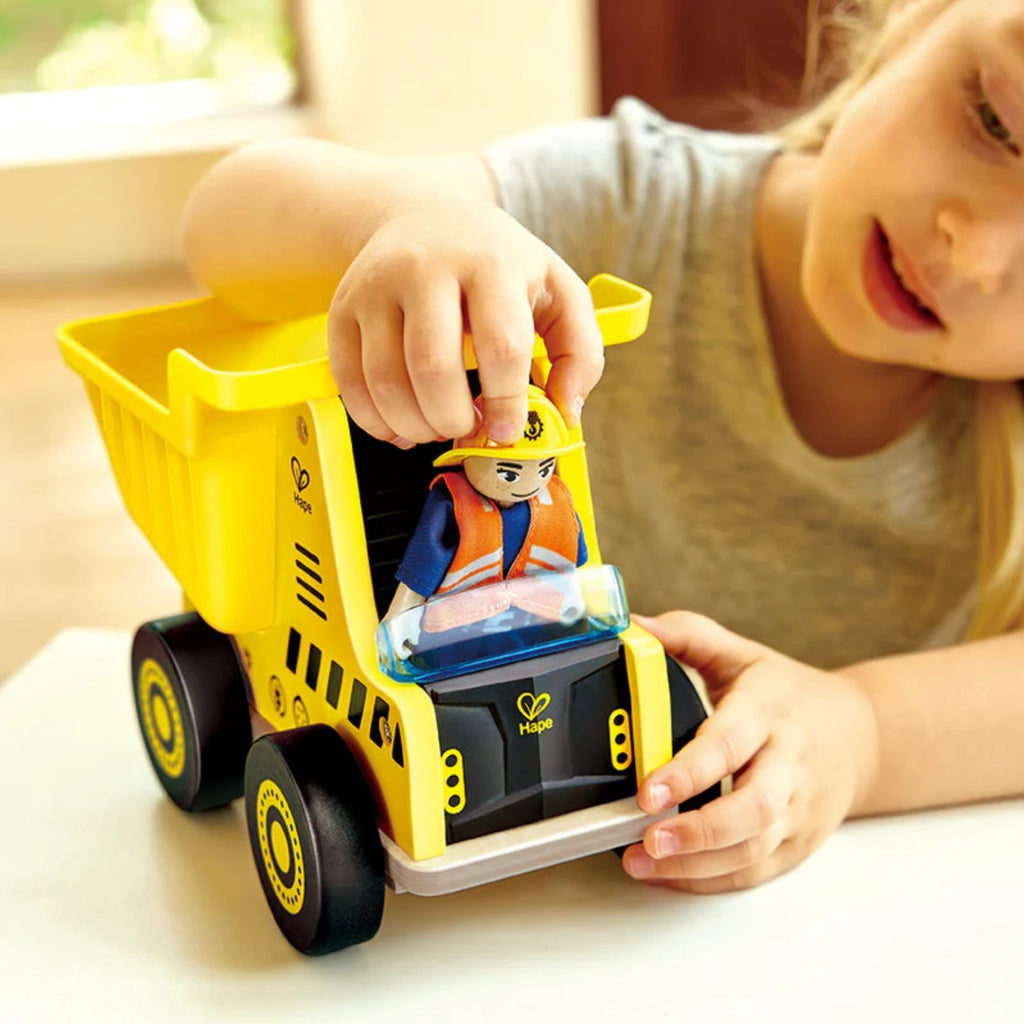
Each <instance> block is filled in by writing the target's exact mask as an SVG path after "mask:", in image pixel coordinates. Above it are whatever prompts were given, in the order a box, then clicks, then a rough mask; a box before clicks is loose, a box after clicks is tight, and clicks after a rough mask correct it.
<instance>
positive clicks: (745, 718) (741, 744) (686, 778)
mask: <svg viewBox="0 0 1024 1024" xmlns="http://www.w3.org/2000/svg"><path fill="white" fill-rule="evenodd" d="M768 736H769V725H768V721H767V719H766V717H765V715H764V714H763V713H762V712H761V709H760V708H759V706H758V705H757V704H756V703H755V702H754V701H753V700H752V699H751V697H750V696H749V695H748V694H746V693H744V692H743V691H734V692H732V693H730V694H728V695H727V696H726V697H725V698H724V699H723V700H722V702H721V704H719V705H718V707H717V708H716V709H715V711H714V713H713V714H712V715H711V717H710V718H708V719H706V720H705V722H704V723H703V724H702V725H701V727H700V728H699V729H698V730H697V735H696V736H695V737H694V738H693V739H692V740H691V741H690V742H689V743H687V744H686V746H685V747H683V749H682V750H680V751H679V753H678V754H676V756H675V757H673V758H672V760H671V761H669V762H668V764H665V765H662V767H661V768H658V769H657V770H656V771H654V772H652V773H651V774H650V775H649V776H648V777H647V778H646V779H644V782H643V785H642V786H641V787H640V792H639V793H638V794H637V801H638V803H639V804H640V807H641V808H642V809H643V810H645V811H646V812H647V813H648V814H658V813H659V812H661V811H664V810H666V809H667V808H669V807H671V806H672V805H673V804H681V803H683V802H684V801H686V800H689V799H690V798H691V797H694V796H696V795H697V794H698V793H703V792H704V791H705V790H707V789H710V788H711V787H712V786H713V785H715V783H716V782H721V781H722V779H724V778H725V777H726V776H727V775H731V774H732V773H733V772H737V771H739V770H740V768H742V767H743V766H744V765H745V764H746V763H747V762H748V761H749V760H750V759H751V758H752V757H753V756H754V755H755V754H756V753H757V752H758V751H759V750H760V749H761V748H762V747H763V746H764V745H765V743H767V742H768Z"/></svg>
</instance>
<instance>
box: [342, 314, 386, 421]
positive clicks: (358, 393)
mask: <svg viewBox="0 0 1024 1024" xmlns="http://www.w3.org/2000/svg"><path fill="white" fill-rule="evenodd" d="M327 333H328V352H329V353H330V363H331V374H332V376H333V377H334V383H335V384H336V385H337V388H338V394H340V395H341V400H342V401H343V402H344V403H345V410H346V412H348V414H349V415H350V416H351V417H352V419H353V420H355V422H356V423H357V424H358V425H359V426H360V427H362V429H363V430H365V431H366V432H367V433H368V434H370V435H371V436H372V437H375V438H377V439H378V440H379V441H394V440H395V432H394V431H393V430H392V429H391V428H390V427H389V426H388V425H387V423H385V422H384V419H383V418H382V417H381V415H380V413H379V412H378V411H377V406H376V405H374V403H373V399H372V398H371V397H370V391H369V389H368V388H367V386H366V379H365V378H364V377H363V357H362V338H361V335H360V333H359V324H358V323H357V322H356V321H355V319H354V318H353V317H351V316H349V315H348V314H347V313H340V312H337V311H335V310H334V309H332V310H331V315H330V318H329V320H328V325H327Z"/></svg>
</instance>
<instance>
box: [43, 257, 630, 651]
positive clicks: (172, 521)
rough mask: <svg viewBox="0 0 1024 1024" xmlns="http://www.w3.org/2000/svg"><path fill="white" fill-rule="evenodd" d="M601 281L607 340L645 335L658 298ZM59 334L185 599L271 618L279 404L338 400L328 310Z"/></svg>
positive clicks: (172, 311) (158, 312) (240, 625)
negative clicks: (263, 319) (268, 568)
mask: <svg viewBox="0 0 1024 1024" xmlns="http://www.w3.org/2000/svg"><path fill="white" fill-rule="evenodd" d="M590 288H591V295H592V297H593V300H594V306H595V309H596V310H597V314H598V322H599V324H600V325H601V330H602V334H603V336H604V339H605V343H606V344H615V343H617V342H622V341H630V340H632V339H634V338H636V337H638V336H639V335H640V334H642V333H643V331H644V329H645V327H646V323H647V315H648V310H649V307H650V295H649V294H648V293H647V292H645V291H644V290H643V289H642V288H638V287H636V286H635V285H631V284H628V283H627V282H624V281H620V280H618V279H617V278H614V277H611V276H609V275H601V276H599V277H597V278H594V280H593V281H592V282H591V283H590ZM59 338H60V343H61V350H62V352H63V355H64V358H65V360H66V361H67V363H68V364H69V365H70V366H71V367H72V368H73V369H74V370H75V371H76V372H78V373H79V374H80V375H81V376H82V377H83V378H84V380H85V383H86V389H87V391H88V395H89V399H90V401H91V403H92V406H93V409H94V411H95V413H96V418H97V421H98V423H99V426H100V429H101V432H102V434H103V438H104V441H105V443H106V446H107V451H108V453H109V455H110V462H111V466H112V468H113V470H114V474H115V476H116V479H117V483H118V486H119V487H120V490H121V495H122V497H123V499H124V502H125V505H126V506H127V508H128V511H129V512H130V514H131V516H132V518H133V519H134V520H135V521H136V523H138V525H139V526H140V528H141V529H142V531H143V532H144V533H145V535H146V537H147V538H148V539H149V541H150V542H151V543H152V544H153V546H154V548H155V549H156V550H157V551H158V552H159V554H160V556H161V557H162V558H163V560H164V562H165V563H166V564H167V566H168V568H169V569H170V570H171V572H172V573H173V574H174V575H175V577H176V578H177V579H178V581H179V583H180V584H181V586H182V588H183V589H184V591H185V593H186V594H187V595H188V596H189V598H190V599H191V600H192V601H193V602H194V604H195V605H196V607H197V608H199V609H200V610H201V611H202V612H203V613H204V615H205V616H206V617H207V619H208V620H209V621H211V622H212V623H213V624H214V625H218V628H221V629H226V630H229V631H232V632H242V631H246V630H254V629H261V628H264V627H265V626H267V625H269V624H270V623H269V622H268V621H266V618H267V610H268V609H272V607H273V593H272V587H273V583H272V577H271V575H270V574H268V573H266V572H260V566H261V565H265V564H268V563H270V562H272V560H273V551H274V530H275V523H274V515H273V513H272V512H268V510H273V509H275V508H277V502H276V501H275V494H274V488H275V459H276V454H277V448H278V438H277V431H278V429H279V424H280V423H281V417H280V416H279V415H277V411H278V410H280V409H282V408H284V407H287V406H292V405H297V404H299V403H305V402H310V401H314V400H318V399H323V398H328V397H331V396H333V395H334V394H336V388H335V385H334V382H333V380H332V378H331V374H330V369H329V366H328V361H327V330H326V316H324V315H320V316H316V317H310V318H308V319H303V320H296V321H289V322H285V323H253V322H250V321H247V320H244V319H242V318H240V317H238V316H237V315H235V314H233V313H231V312H230V311H229V310H227V309H225V308H224V307H223V306H221V305H220V304H219V303H218V302H216V301H215V300H213V299H202V300H199V301H196V302H188V303H181V304H177V305H172V306H164V307H158V308H154V309H148V310H141V311H138V312H133V313H126V314H122V315H118V316H110V317H102V318H97V319H91V320H80V321H77V322H74V323H71V324H68V325H66V326H65V327H63V328H62V329H61V330H60V332H59ZM541 344H542V343H541V342H540V341H539V339H538V345H539V346H540V345H541ZM536 354H537V355H538V357H541V356H543V348H542V347H540V348H539V349H538V352H537V353H536ZM473 365H474V362H473V357H472V347H471V342H470V341H469V339H467V367H469V368H472V366H473Z"/></svg>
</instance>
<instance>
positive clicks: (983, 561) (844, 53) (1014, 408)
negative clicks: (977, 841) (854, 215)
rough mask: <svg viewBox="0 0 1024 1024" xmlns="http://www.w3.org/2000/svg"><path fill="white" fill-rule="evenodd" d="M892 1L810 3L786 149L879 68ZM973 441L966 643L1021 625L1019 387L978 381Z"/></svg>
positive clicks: (1022, 440)
mask: <svg viewBox="0 0 1024 1024" xmlns="http://www.w3.org/2000/svg"><path fill="white" fill-rule="evenodd" d="M896 3H897V0H840V2H839V3H838V4H837V5H836V6H835V8H834V9H833V10H832V11H831V12H830V13H829V14H828V15H822V14H820V13H819V7H820V2H819V0H808V26H809V32H808V52H807V71H806V73H805V76H804V83H803V94H804V96H805V98H806V97H808V96H811V95H812V94H813V93H815V92H818V93H819V94H820V95H819V98H817V99H816V100H814V101H813V102H812V103H811V105H810V106H809V107H808V108H807V109H805V110H804V111H803V112H802V113H800V114H798V115H797V116H796V117H793V118H791V119H790V120H789V121H787V122H786V123H784V124H782V125H781V126H779V127H778V128H776V129H775V131H774V134H775V135H776V136H777V137H778V138H779V139H780V140H781V141H782V143H783V145H785V146H786V147H787V148H789V149H795V150H803V151H808V152H812V151H816V150H819V149H821V147H822V145H824V142H825V139H826V138H827V137H828V134H829V132H830V131H831V129H832V126H833V125H834V124H835V122H836V119H837V118H838V117H839V114H840V113H841V112H842V110H843V108H844V107H845V106H846V104H847V102H848V101H849V99H850V98H851V97H852V96H853V95H854V94H855V93H856V92H857V90H858V89H860V88H861V86H863V85H864V83H865V82H867V80H868V79H869V78H870V77H871V76H872V75H873V74H874V73H875V71H876V70H877V69H878V67H879V65H880V64H881V63H882V60H883V58H884V56H885V52H886V45H887V42H888V39H887V36H886V33H885V32H883V29H884V28H885V26H886V23H887V21H888V18H889V15H890V14H891V12H892V10H893V8H894V7H895V5H896ZM826 51H827V52H826ZM822 83H824V86H825V89H824V92H823V93H822ZM975 437H976V442H977V476H978V514H979V525H980V538H979V545H978V548H979V559H978V601H977V607H976V609H975V613H974V619H973V621H972V622H971V625H970V628H969V630H968V637H969V638H970V639H980V638H981V637H986V636H994V635H996V634H999V633H1004V632H1007V631H1008V630H1011V629H1016V628H1019V627H1021V626H1022V625H1024V521H1022V520H1024V517H1022V516H1021V514H1020V513H1021V511H1022V510H1024V401H1022V392H1021V389H1020V386H1019V385H1018V384H1017V383H1016V382H1013V381H1000V382H981V383H978V384H977V386H976V405H975Z"/></svg>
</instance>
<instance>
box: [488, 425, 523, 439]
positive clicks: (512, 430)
mask: <svg viewBox="0 0 1024 1024" xmlns="http://www.w3.org/2000/svg"><path fill="white" fill-rule="evenodd" d="M518 433H519V431H518V430H516V427H515V424H514V423H510V422H509V421H507V420H502V421H501V422H500V423H491V424H490V425H489V426H488V427H487V436H488V437H489V438H490V439H491V440H492V441H497V442H498V444H511V443H512V442H513V441H514V440H515V439H516V435H517V434H518Z"/></svg>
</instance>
